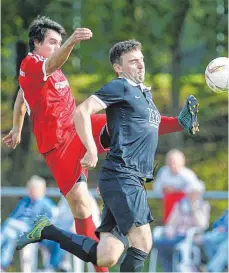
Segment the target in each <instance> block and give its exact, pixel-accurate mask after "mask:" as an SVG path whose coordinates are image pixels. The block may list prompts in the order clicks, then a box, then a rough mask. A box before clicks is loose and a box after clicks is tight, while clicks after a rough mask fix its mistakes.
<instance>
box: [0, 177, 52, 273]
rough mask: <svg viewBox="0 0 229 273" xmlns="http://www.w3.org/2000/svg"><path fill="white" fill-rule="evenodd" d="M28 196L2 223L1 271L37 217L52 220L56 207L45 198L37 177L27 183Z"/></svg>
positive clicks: (42, 187) (42, 186)
mask: <svg viewBox="0 0 229 273" xmlns="http://www.w3.org/2000/svg"><path fill="white" fill-rule="evenodd" d="M27 190H28V196H27V197H24V198H22V199H21V200H20V201H19V203H18V204H17V207H16V208H15V209H14V210H13V212H12V213H11V214H10V216H9V218H8V219H7V220H6V221H5V222H4V223H3V226H2V230H1V270H2V271H4V270H6V269H7V268H8V267H9V265H10V263H11V261H12V259H13V256H14V251H15V247H16V242H17V240H18V238H19V236H20V235H21V234H22V233H23V232H26V231H28V230H29V229H31V227H32V225H33V222H34V220H35V218H36V217H37V215H40V214H46V215H47V216H48V217H51V218H53V216H54V215H55V213H56V205H55V204H54V203H53V201H52V200H51V199H49V198H48V197H46V196H45V193H46V182H45V180H44V179H43V178H41V177H39V176H36V175H34V176H32V177H31V178H30V180H29V181H28V183H27Z"/></svg>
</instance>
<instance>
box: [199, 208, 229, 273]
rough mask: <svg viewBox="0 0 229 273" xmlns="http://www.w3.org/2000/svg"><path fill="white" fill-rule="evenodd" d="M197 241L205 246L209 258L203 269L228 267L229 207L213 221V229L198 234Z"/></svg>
mask: <svg viewBox="0 0 229 273" xmlns="http://www.w3.org/2000/svg"><path fill="white" fill-rule="evenodd" d="M195 242H197V243H198V244H200V245H202V246H203V248H204V252H205V253H206V255H207V258H208V263H207V265H206V266H203V267H200V270H201V271H203V272H223V271H224V270H225V269H226V268H228V209H226V210H225V212H224V214H223V215H222V216H221V217H220V218H219V219H217V220H216V221H215V222H214V223H213V226H212V230H211V231H208V232H206V233H204V234H203V235H199V236H197V238H196V239H195Z"/></svg>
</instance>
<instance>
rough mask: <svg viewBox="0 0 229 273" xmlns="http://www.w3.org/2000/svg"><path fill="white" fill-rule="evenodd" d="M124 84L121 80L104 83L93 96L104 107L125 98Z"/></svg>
mask: <svg viewBox="0 0 229 273" xmlns="http://www.w3.org/2000/svg"><path fill="white" fill-rule="evenodd" d="M124 88H125V87H124V84H123V82H122V81H120V80H118V79H117V80H113V81H111V82H109V83H108V84H106V85H104V86H103V87H102V88H101V89H100V90H99V91H97V92H96V93H95V94H94V95H92V97H94V98H95V99H96V100H97V101H98V102H99V103H100V104H101V105H102V106H103V108H104V109H106V108H107V107H108V106H110V105H112V104H115V103H119V102H121V101H123V99H124Z"/></svg>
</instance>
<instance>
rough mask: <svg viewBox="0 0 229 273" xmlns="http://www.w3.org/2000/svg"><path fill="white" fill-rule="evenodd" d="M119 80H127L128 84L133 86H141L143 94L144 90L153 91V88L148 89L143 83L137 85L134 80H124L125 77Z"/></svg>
mask: <svg viewBox="0 0 229 273" xmlns="http://www.w3.org/2000/svg"><path fill="white" fill-rule="evenodd" d="M119 79H125V80H127V81H128V83H129V84H130V85H132V86H140V88H141V90H142V92H143V90H144V89H148V90H151V86H148V87H147V86H145V85H144V84H143V83H140V84H137V83H135V82H134V81H132V80H130V79H127V78H124V77H119Z"/></svg>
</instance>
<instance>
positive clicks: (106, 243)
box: [97, 233, 124, 267]
mask: <svg viewBox="0 0 229 273" xmlns="http://www.w3.org/2000/svg"><path fill="white" fill-rule="evenodd" d="M123 251H124V245H123V243H122V242H121V241H120V240H118V239H117V238H116V237H114V236H113V235H112V234H110V233H103V234H102V236H100V242H99V244H98V247H97V264H98V265H99V266H106V267H112V266H114V265H115V264H116V263H117V262H118V260H119V258H120V256H121V255H122V253H123Z"/></svg>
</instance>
